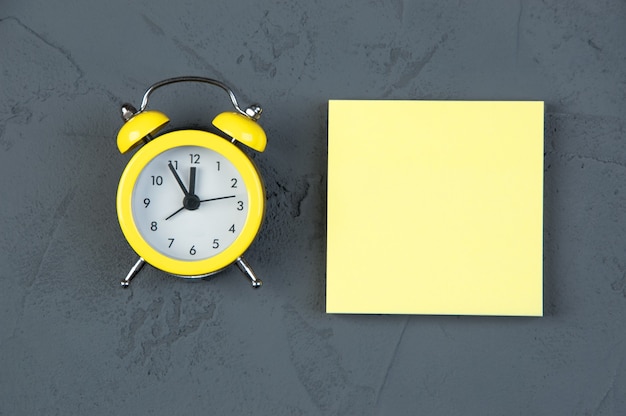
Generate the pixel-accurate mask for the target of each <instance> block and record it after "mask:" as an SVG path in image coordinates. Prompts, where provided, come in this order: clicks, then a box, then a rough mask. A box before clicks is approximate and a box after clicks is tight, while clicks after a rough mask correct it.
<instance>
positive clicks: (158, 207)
mask: <svg viewBox="0 0 626 416" xmlns="http://www.w3.org/2000/svg"><path fill="white" fill-rule="evenodd" d="M131 204H132V215H133V219H134V222H135V224H136V226H137V229H138V231H139V233H140V234H141V236H142V237H143V238H144V239H145V240H146V242H147V243H148V244H149V245H150V246H152V247H153V248H154V249H155V250H157V251H158V252H160V253H161V254H163V255H165V256H167V257H170V258H174V259H178V260H184V261H196V260H204V259H207V258H210V257H213V256H215V255H217V254H219V253H220V252H222V251H223V250H224V249H226V248H227V247H228V246H230V245H231V244H232V243H233V242H234V241H235V240H236V239H237V237H238V236H239V234H240V232H241V230H242V229H243V227H244V225H245V222H246V218H247V216H248V191H247V189H246V184H245V183H244V181H243V179H242V176H241V174H240V173H239V171H238V170H237V169H236V168H235V166H234V165H233V164H232V163H231V162H230V161H229V160H228V159H226V158H225V157H224V156H223V155H221V154H219V153H217V152H215V151H213V150H211V149H208V148H205V147H201V146H180V147H175V148H171V149H168V150H166V151H164V152H162V153H161V154H159V155H157V156H156V157H155V158H154V159H152V160H151V161H150V162H149V163H148V164H147V165H146V166H145V167H144V169H143V170H142V171H141V173H140V174H139V176H138V179H137V181H136V184H135V186H134V188H133V192H132V202H131Z"/></svg>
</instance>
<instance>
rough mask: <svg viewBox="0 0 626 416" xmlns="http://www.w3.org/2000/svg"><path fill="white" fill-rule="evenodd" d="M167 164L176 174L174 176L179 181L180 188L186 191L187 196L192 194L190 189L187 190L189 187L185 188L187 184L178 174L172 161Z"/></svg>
mask: <svg viewBox="0 0 626 416" xmlns="http://www.w3.org/2000/svg"><path fill="white" fill-rule="evenodd" d="M167 166H168V167H169V168H170V170H171V171H172V174H173V175H174V178H175V179H176V182H178V186H180V189H182V190H183V192H184V193H185V196H187V195H191V194H190V193H189V191H188V190H187V188H185V184H183V181H182V180H181V179H180V176H178V173H177V172H176V169H175V168H174V165H172V162H169V163H168V164H167Z"/></svg>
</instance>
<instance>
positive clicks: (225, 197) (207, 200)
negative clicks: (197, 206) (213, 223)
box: [200, 195, 236, 202]
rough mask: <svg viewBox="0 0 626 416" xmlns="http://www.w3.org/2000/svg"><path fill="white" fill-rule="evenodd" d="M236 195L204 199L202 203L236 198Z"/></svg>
mask: <svg viewBox="0 0 626 416" xmlns="http://www.w3.org/2000/svg"><path fill="white" fill-rule="evenodd" d="M235 196H236V195H228V196H220V197H219V198H210V199H202V200H200V202H209V201H217V200H219V199H227V198H234V197H235Z"/></svg>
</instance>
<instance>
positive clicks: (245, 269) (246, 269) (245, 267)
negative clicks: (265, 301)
mask: <svg viewBox="0 0 626 416" xmlns="http://www.w3.org/2000/svg"><path fill="white" fill-rule="evenodd" d="M235 263H236V264H237V267H239V270H241V273H243V274H245V275H246V277H247V278H248V279H250V283H251V284H252V287H253V288H255V289H257V288H259V287H261V285H262V284H263V282H262V281H261V279H259V278H258V277H256V274H255V273H254V270H252V267H250V265H249V264H248V262H247V261H246V260H244V258H243V257H239V258H238V259H237V260H236V261H235Z"/></svg>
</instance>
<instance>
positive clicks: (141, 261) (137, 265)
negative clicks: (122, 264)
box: [120, 257, 146, 289]
mask: <svg viewBox="0 0 626 416" xmlns="http://www.w3.org/2000/svg"><path fill="white" fill-rule="evenodd" d="M144 264H146V261H145V260H144V259H143V257H139V260H137V263H135V265H134V266H133V267H131V268H130V271H129V272H128V274H127V275H126V277H125V278H124V280H122V281H121V282H120V283H121V284H122V287H123V288H124V289H126V288H127V287H128V286H130V281H131V280H133V278H134V277H135V276H137V273H139V271H140V270H141V268H142V267H143V266H144Z"/></svg>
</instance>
